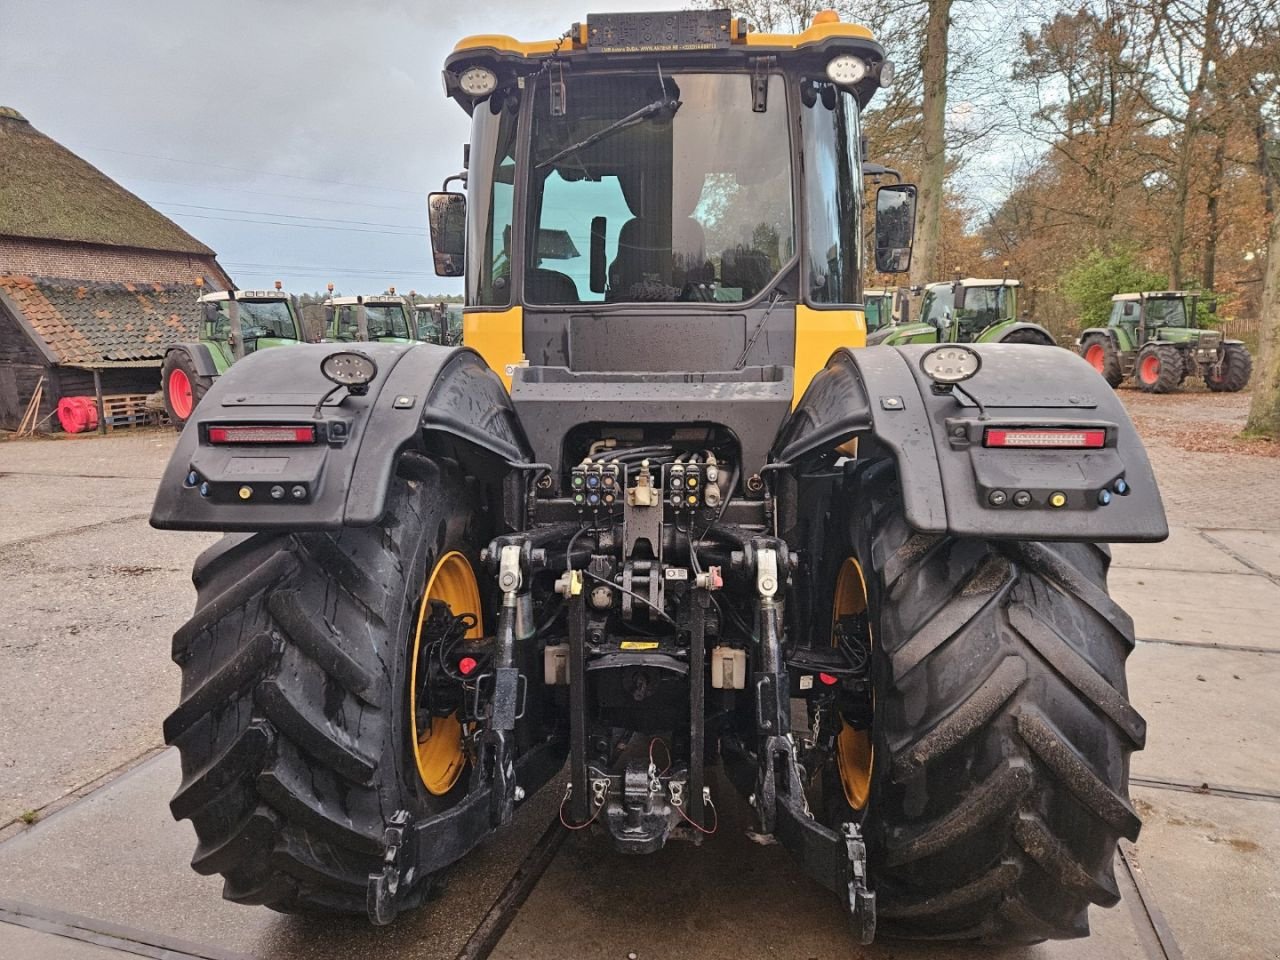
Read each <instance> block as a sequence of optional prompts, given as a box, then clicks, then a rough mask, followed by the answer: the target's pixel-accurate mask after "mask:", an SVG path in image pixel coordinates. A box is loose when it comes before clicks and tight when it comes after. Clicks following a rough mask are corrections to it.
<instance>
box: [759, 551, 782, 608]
mask: <svg viewBox="0 0 1280 960" xmlns="http://www.w3.org/2000/svg"><path fill="white" fill-rule="evenodd" d="M756 591H757V592H758V593H759V594H760V599H762V600H772V599H773V598H774V597H776V596H777V595H778V552H777V551H776V550H774V549H772V548H769V547H766V548H764V549H762V550H759V551H757V553H756Z"/></svg>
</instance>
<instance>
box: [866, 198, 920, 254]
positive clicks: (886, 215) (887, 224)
mask: <svg viewBox="0 0 1280 960" xmlns="http://www.w3.org/2000/svg"><path fill="white" fill-rule="evenodd" d="M915 231H916V188H915V186H914V185H913V184H910V183H894V184H890V185H888V186H884V187H881V188H880V189H879V190H877V191H876V269H877V270H878V271H880V272H881V273H906V272H907V271H908V270H910V269H911V243H912V239H913V238H914V236H915Z"/></svg>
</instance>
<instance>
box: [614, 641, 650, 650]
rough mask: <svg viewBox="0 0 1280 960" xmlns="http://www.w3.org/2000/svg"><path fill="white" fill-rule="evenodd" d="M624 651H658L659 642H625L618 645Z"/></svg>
mask: <svg viewBox="0 0 1280 960" xmlns="http://www.w3.org/2000/svg"><path fill="white" fill-rule="evenodd" d="M618 646H619V647H621V648H622V649H623V650H657V649H658V641H657V640H623V641H622V643H620V644H618Z"/></svg>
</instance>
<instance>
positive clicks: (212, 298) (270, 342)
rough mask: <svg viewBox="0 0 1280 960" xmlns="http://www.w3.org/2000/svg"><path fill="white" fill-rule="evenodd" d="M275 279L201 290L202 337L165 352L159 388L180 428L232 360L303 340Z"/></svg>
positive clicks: (289, 303)
mask: <svg viewBox="0 0 1280 960" xmlns="http://www.w3.org/2000/svg"><path fill="white" fill-rule="evenodd" d="M281 287H282V284H281V283H280V281H278V280H277V281H276V286H275V289H274V290H221V291H216V292H213V293H205V294H202V295H201V296H200V298H199V303H200V308H201V313H202V316H201V336H200V339H199V341H197V342H194V343H175V344H172V345H170V346H169V347H168V348H167V349H166V350H165V355H164V363H163V365H162V366H161V368H160V387H161V392H162V394H163V397H164V407H165V410H166V412H167V413H168V414H169V419H170V421H172V422H173V423H174V424H175V425H176V426H178V427H179V428H180V427H181V426H182V425H183V424H184V423H186V422H187V420H188V419H190V417H191V412H192V411H193V410H194V409H195V408H196V405H197V404H198V403H199V402H200V401H201V400H202V399H203V398H204V395H205V394H206V393H208V392H209V388H210V387H211V386H213V382H214V381H215V380H216V379H217V378H218V377H220V376H222V375H223V374H224V373H226V372H227V368H228V367H230V366H231V365H232V364H233V363H236V362H238V361H239V360H242V359H244V358H245V357H246V356H248V355H249V354H251V353H255V352H257V351H259V350H265V349H266V348H268V347H281V346H286V345H291V344H297V343H300V342H302V341H303V339H304V337H303V334H302V324H301V322H300V320H299V318H298V309H297V304H296V303H295V302H294V299H293V297H292V296H290V295H289V294H287V293H285V292H284V291H283V290H282V289H281Z"/></svg>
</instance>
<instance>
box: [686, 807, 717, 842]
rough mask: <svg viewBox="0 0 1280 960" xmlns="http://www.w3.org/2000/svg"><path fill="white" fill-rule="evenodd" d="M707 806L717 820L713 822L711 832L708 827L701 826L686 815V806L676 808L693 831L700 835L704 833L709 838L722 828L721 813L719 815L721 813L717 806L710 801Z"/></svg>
mask: <svg viewBox="0 0 1280 960" xmlns="http://www.w3.org/2000/svg"><path fill="white" fill-rule="evenodd" d="M707 806H709V807H710V808H711V813H712V815H713V817H714V818H715V819H714V820H712V822H711V829H710V830H708V829H707V828H706V827H704V826H703V825H702V824H700V823H698V822H696V821H695V820H694V819H693V818H692V817H691V816H689V815H688V814H687V813H685V812H684V805H683V804H681V805H680V806H678V807H676V809H677V810H679V811H680V816H682V817H684V819H685V821H686V822H687V823H688V824H689V826H691V827H693V829H695V830H697V831H698V832H699V833H704V834H706V835H707V836H708V837H709V836H711V835H712V834H713V833H715V832H716V829H717V828H718V827H719V826H720V813H719V811H718V810H716V805H715V804H714V803H712V802H711V801H709V800H708V801H707Z"/></svg>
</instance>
